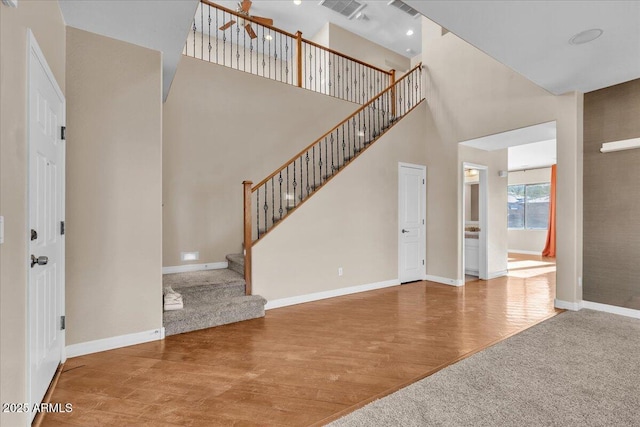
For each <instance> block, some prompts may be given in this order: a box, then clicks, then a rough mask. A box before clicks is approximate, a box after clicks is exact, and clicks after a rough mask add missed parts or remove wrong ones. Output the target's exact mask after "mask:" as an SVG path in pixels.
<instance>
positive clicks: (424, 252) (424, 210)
mask: <svg viewBox="0 0 640 427" xmlns="http://www.w3.org/2000/svg"><path fill="white" fill-rule="evenodd" d="M403 167H405V168H412V169H419V170H421V171H422V179H423V180H424V189H425V191H424V193H423V198H422V203H421V205H422V206H421V207H420V209H421V211H422V226H421V228H420V232H421V233H422V236H423V239H422V240H421V252H422V259H424V266H423V269H422V277H421V278H420V280H425V279H426V277H427V191H426V190H427V166H426V165H419V164H415V163H405V162H398V212H397V223H396V233H397V235H398V281H400V283H402V275H401V274H400V266H401V265H402V249H401V245H402V234H401V233H400V209H401V205H400V194H401V192H402V180H401V179H400V174H401V173H402V168H403Z"/></svg>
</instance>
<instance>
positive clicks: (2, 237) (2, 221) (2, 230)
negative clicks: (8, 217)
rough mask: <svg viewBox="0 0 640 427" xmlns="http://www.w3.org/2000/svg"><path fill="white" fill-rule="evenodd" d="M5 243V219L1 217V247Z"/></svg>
mask: <svg viewBox="0 0 640 427" xmlns="http://www.w3.org/2000/svg"><path fill="white" fill-rule="evenodd" d="M3 243H4V217H3V216H0V245H1V244H3Z"/></svg>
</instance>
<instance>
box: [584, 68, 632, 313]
mask: <svg viewBox="0 0 640 427" xmlns="http://www.w3.org/2000/svg"><path fill="white" fill-rule="evenodd" d="M639 117H640V79H637V80H632V81H630V82H627V83H623V84H619V85H616V86H611V87H608V88H605V89H601V90H597V91H594V92H590V93H587V94H585V97H584V188H585V192H584V245H583V247H584V299H585V300H587V301H594V302H599V303H602V304H610V305H616V306H620V307H626V308H632V309H636V310H640V263H639V262H638V254H640V224H639V223H638V212H639V211H640V195H639V193H638V181H639V180H640V170H639V169H638V165H639V164H640V150H638V149H635V150H627V151H619V152H613V153H606V154H604V153H601V152H600V148H601V147H602V144H603V143H605V142H613V141H619V140H624V139H630V138H638V137H640V121H639V120H638V118H639Z"/></svg>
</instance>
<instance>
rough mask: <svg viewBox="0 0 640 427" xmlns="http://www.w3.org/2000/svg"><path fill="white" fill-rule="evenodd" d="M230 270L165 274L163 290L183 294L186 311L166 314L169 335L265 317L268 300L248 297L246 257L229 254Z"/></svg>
mask: <svg viewBox="0 0 640 427" xmlns="http://www.w3.org/2000/svg"><path fill="white" fill-rule="evenodd" d="M227 260H228V262H229V268H225V269H220V270H204V271H192V272H188V273H175V274H165V275H164V277H163V279H162V284H163V287H165V288H166V287H167V286H171V287H172V288H173V290H174V291H176V292H178V293H179V294H181V295H182V300H183V304H184V309H182V310H175V311H165V312H164V313H163V324H164V328H165V335H167V336H168V335H175V334H181V333H183V332H189V331H195V330H198V329H205V328H211V327H214V326H220V325H225V324H228V323H235V322H240V321H243V320H249V319H255V318H258V317H264V305H265V304H266V302H267V301H266V300H265V299H264V298H262V297H261V296H259V295H245V281H244V277H243V275H244V257H243V256H242V255H241V254H238V255H228V256H227Z"/></svg>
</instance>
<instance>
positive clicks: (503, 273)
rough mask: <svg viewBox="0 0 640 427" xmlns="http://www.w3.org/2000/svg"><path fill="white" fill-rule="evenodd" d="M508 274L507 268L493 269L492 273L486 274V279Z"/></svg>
mask: <svg viewBox="0 0 640 427" xmlns="http://www.w3.org/2000/svg"><path fill="white" fill-rule="evenodd" d="M508 274H509V270H500V271H494V272H493V273H489V275H488V276H487V280H491V279H497V278H498V277H504V276H506V275H508Z"/></svg>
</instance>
